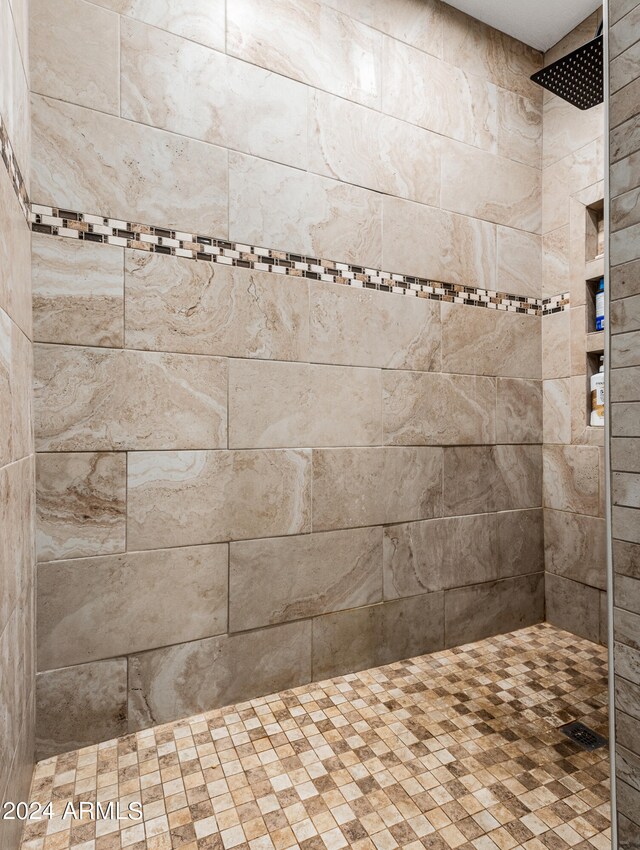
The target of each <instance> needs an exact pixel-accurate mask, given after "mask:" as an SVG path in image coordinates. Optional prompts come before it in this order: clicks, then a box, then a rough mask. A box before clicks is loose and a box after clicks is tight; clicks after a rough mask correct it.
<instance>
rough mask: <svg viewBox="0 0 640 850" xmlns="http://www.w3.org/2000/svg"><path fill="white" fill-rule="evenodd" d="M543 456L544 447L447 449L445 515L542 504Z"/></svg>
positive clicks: (466, 447)
mask: <svg viewBox="0 0 640 850" xmlns="http://www.w3.org/2000/svg"><path fill="white" fill-rule="evenodd" d="M541 456H542V448H541V446H459V447H450V448H445V449H444V514H445V516H458V515H462V514H473V513H485V512H487V511H510V510H519V509H524V508H537V507H539V506H540V505H541V500H542V463H541Z"/></svg>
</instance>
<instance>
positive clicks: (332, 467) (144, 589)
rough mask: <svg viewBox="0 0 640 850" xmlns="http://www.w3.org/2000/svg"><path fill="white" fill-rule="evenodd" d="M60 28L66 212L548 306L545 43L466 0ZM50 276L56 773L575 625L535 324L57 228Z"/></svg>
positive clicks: (41, 83)
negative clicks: (396, 668)
mask: <svg viewBox="0 0 640 850" xmlns="http://www.w3.org/2000/svg"><path fill="white" fill-rule="evenodd" d="M178 10H179V12H178ZM31 22H32V23H31V39H32V45H33V47H32V92H33V94H32V109H33V168H32V199H33V201H34V202H35V203H41V204H53V205H55V206H58V207H63V208H68V209H76V210H80V211H85V212H90V213H95V214H99V215H104V216H113V217H118V218H122V219H125V220H129V221H139V222H147V223H149V224H155V225H158V226H165V227H169V228H171V227H173V228H177V229H180V230H185V229H186V230H191V229H193V231H194V232H200V233H203V234H210V235H211V236H216V237H223V238H226V237H228V238H229V239H232V240H238V241H248V242H250V243H252V244H260V245H266V246H268V247H270V248H279V249H282V250H285V251H291V252H302V253H309V254H313V255H315V256H318V257H327V258H330V259H335V260H338V261H353V262H355V263H358V264H362V265H366V266H371V265H373V266H374V267H382V268H386V269H389V270H390V271H394V272H399V273H402V272H407V273H413V274H419V275H427V276H430V277H432V278H436V279H441V280H446V281H450V282H453V283H463V284H466V285H472V286H480V287H487V288H489V289H496V288H499V289H500V290H502V291H507V292H512V293H516V294H521V295H530V296H535V297H539V296H540V295H541V293H542V236H541V227H542V216H543V205H542V195H541V186H542V170H541V165H542V105H543V104H542V93H541V90H540V89H538V88H537V87H536V86H535V85H534V84H532V83H531V82H530V80H529V76H530V74H531V73H532V72H533V71H534V70H536V69H537V68H539V67H540V66H541V56H540V54H538V53H536V52H535V51H533V50H531V49H530V48H527V47H525V46H524V45H522V44H520V43H518V42H516V41H514V40H513V39H510V38H508V37H507V36H505V35H502V34H500V33H498V32H496V31H494V30H491V29H490V28H489V27H486V26H485V25H483V24H479V23H478V22H477V21H472V20H471V19H470V18H467V17H466V16H464V15H463V14H461V13H459V12H457V11H455V10H453V9H451V8H450V7H447V6H445V5H444V4H441V3H438V2H435V0H426V2H425V1H424V0H420V2H416V0H395V2H394V4H393V14H389V8H388V4H385V3H373V4H372V3H371V2H366V0H351V2H350V3H348V4H344V3H337V2H336V3H334V2H324V3H317V2H315V0H296V2H290V0H278V2H275V3H269V4H264V3H260V2H258V0H234V2H233V3H227V4H226V19H225V4H224V3H223V2H217V0H209V2H206V3H204V2H197V3H194V2H193V0H190V2H188V3H165V2H155V0H154V2H153V3H152V2H141V0H135V2H134V0H100V2H97V3H96V2H94V3H89V2H87V0H34V2H33V10H32V16H31ZM80 33H82V37H79V36H80ZM319 44H320V45H321V49H318V45H319ZM425 81H427V84H425ZM33 280H34V326H35V329H36V339H37V343H36V346H35V363H36V382H35V416H36V441H37V448H38V451H39V454H38V463H37V493H38V496H37V518H38V532H37V540H38V558H39V566H38V569H39V599H38V634H39V638H38V665H39V667H38V669H39V673H38V689H37V693H38V712H39V716H40V718H41V726H40V728H41V730H42V731H41V735H40V741H39V751H40V753H43V754H44V753H51V752H56V751H59V750H64V749H68V748H72V747H76V746H80V745H82V744H84V743H89V742H93V741H95V740H97V739H101V738H106V737H110V736H113V735H117V734H120V733H122V732H126V731H127V729H132V730H133V729H139V728H142V727H144V726H147V725H150V724H152V723H156V722H162V721H164V720H169V719H172V718H175V717H178V716H181V715H187V714H190V713H193V712H197V711H199V710H201V709H204V708H211V707H212V706H214V705H216V704H223V703H228V702H232V701H235V700H239V699H242V698H244V697H247V696H250V695H255V694H258V693H263V692H267V691H273V690H277V689H280V688H285V687H287V686H290V685H293V684H300V683H302V682H305V681H308V680H310V679H311V678H312V677H313V678H318V677H322V676H326V675H330V674H333V673H338V672H344V671H347V670H352V669H354V668H355V667H366V666H369V665H375V664H382V663H386V662H388V661H391V660H393V659H397V658H400V657H406V656H410V655H414V654H417V653H421V652H427V651H431V650H434V649H438V648H441V647H443V646H450V645H456V644H459V643H462V642H465V641H469V640H475V639H478V638H481V637H483V636H486V635H488V634H491V633H494V632H497V631H508V630H510V629H514V628H516V627H518V626H519V625H524V624H525V623H533V622H536V621H539V620H541V619H543V618H544V589H543V568H544V553H543V537H542V510H541V506H542V425H543V423H542V404H543V402H542V398H543V393H542V383H541V377H542V374H541V364H540V347H541V321H540V319H539V318H538V317H534V316H526V315H519V314H515V313H507V312H500V311H497V310H489V309H480V308H473V307H466V306H462V305H457V304H445V303H443V304H440V303H438V302H435V301H429V300H425V299H421V298H415V299H409V298H406V297H400V296H395V295H393V296H392V295H389V294H383V293H378V292H372V291H369V290H357V289H355V288H351V287H340V286H337V285H335V284H328V283H323V282H319V281H311V280H307V279H304V278H299V279H293V278H290V277H287V278H286V279H285V280H283V279H281V278H280V277H279V276H276V275H273V274H269V273H267V272H262V271H257V270H250V269H244V268H239V267H224V266H222V265H219V264H209V263H202V262H194V261H192V260H188V259H184V258H180V257H170V256H163V255H159V254H151V253H149V254H147V253H144V252H140V251H136V250H131V249H124V248H119V247H115V246H104V245H95V244H91V243H89V242H74V241H73V240H69V239H63V238H59V237H55V236H50V235H43V234H34V239H33ZM560 290H561V287H560V288H559V289H558V290H557V291H560ZM554 294H556V293H554ZM436 554H437V557H436ZM143 615H144V617H143ZM85 708H86V711H85ZM70 716H71V717H74V718H77V722H75V723H74V724H73V734H72V735H71V737H69V735H68V733H67V732H65V731H64V730H68V729H69V728H70V727H69V723H68V722H66V718H68V717H70ZM58 719H59V720H60V722H58ZM63 719H65V722H62V720H63ZM45 730H46V731H45ZM52 730H53V731H52Z"/></svg>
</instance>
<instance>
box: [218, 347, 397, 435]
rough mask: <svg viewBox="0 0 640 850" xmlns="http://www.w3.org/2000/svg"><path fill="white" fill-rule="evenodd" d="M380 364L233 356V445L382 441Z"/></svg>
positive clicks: (231, 417) (230, 375) (231, 410)
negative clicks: (376, 366) (365, 366)
mask: <svg viewBox="0 0 640 850" xmlns="http://www.w3.org/2000/svg"><path fill="white" fill-rule="evenodd" d="M381 400H382V373H381V371H380V370H379V369H361V368H356V367H352V366H325V365H316V364H307V363H276V362H272V361H264V360H230V361H229V447H230V448H232V449H236V448H237V449H246V448H250V449H254V448H284V447H293V448H295V447H301V448H303V447H305V446H369V445H379V444H380V443H381V442H382V412H381Z"/></svg>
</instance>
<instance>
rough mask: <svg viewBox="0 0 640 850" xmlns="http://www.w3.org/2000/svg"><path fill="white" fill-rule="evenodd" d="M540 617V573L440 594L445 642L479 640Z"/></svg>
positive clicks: (542, 607)
mask: <svg viewBox="0 0 640 850" xmlns="http://www.w3.org/2000/svg"><path fill="white" fill-rule="evenodd" d="M542 620H544V578H543V575H542V573H537V574H535V575H527V576H516V577H515V578H508V579H503V580H501V581H494V582H488V583H486V584H477V585H475V586H472V587H461V588H456V589H454V590H447V591H446V592H445V594H444V624H445V636H446V646H448V647H449V646H459V645H460V644H464V643H471V642H472V641H476V640H482V638H485V637H489V636H490V635H495V634H498V633H499V632H504V631H515V630H516V629H521V628H524V627H525V626H532V625H533V624H534V623H540V622H542Z"/></svg>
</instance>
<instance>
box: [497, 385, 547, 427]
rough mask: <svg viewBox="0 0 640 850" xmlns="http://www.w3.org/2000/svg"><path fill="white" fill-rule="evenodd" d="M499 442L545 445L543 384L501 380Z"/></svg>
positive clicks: (498, 417) (498, 415)
mask: <svg viewBox="0 0 640 850" xmlns="http://www.w3.org/2000/svg"><path fill="white" fill-rule="evenodd" d="M496 442H498V443H541V442H542V382H541V381H529V380H522V379H520V378H498V381H497V402H496Z"/></svg>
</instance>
